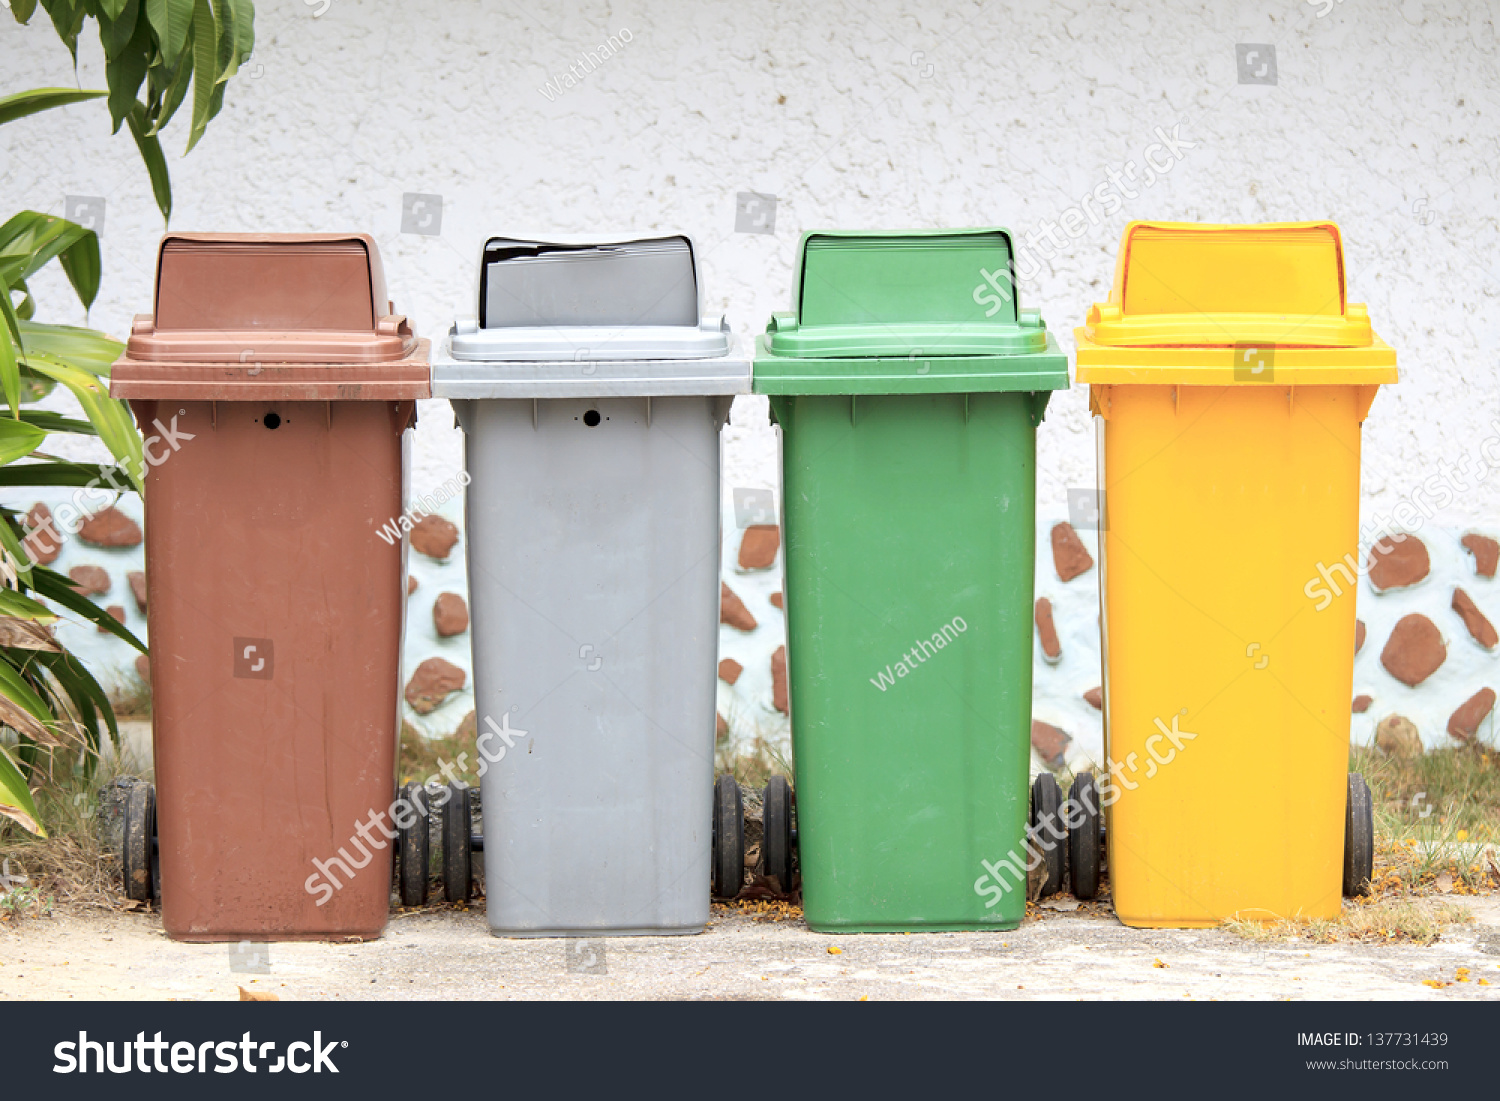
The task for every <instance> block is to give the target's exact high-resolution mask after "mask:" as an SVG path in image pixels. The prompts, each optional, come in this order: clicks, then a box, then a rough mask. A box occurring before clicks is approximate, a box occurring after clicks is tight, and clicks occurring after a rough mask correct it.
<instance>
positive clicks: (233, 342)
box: [110, 233, 431, 401]
mask: <svg viewBox="0 0 1500 1101" xmlns="http://www.w3.org/2000/svg"><path fill="white" fill-rule="evenodd" d="M427 360H428V343H427V341H425V340H418V339H417V338H416V336H415V335H414V334H413V333H412V331H411V326H410V325H409V324H408V323H407V321H406V318H405V317H403V316H401V315H399V314H396V313H395V310H394V308H393V307H392V305H391V303H390V302H389V301H388V300H387V298H386V287H385V271H384V269H383V268H382V267H381V263H380V251H379V249H378V248H377V247H376V244H375V241H374V240H373V239H372V238H371V237H370V236H368V235H367V234H362V233H339V234H321V233H170V234H168V235H167V236H166V237H164V238H162V242H161V250H160V254H159V257H158V261H157V269H156V301H155V312H154V313H152V314H143V315H140V316H138V317H137V318H136V320H135V324H134V326H133V327H132V329H131V333H130V339H129V342H128V343H127V345H126V348H125V355H124V356H123V357H122V358H121V359H120V361H119V362H118V363H116V364H115V366H114V369H113V371H112V372H111V381H110V393H111V394H113V395H114V396H115V397H120V398H183V399H199V400H218V401H236V400H250V399H269V400H277V399H279V400H286V401H300V400H306V401H327V400H403V399H407V398H416V397H427V396H429V394H430V393H431V384H430V382H429V379H428V363H427Z"/></svg>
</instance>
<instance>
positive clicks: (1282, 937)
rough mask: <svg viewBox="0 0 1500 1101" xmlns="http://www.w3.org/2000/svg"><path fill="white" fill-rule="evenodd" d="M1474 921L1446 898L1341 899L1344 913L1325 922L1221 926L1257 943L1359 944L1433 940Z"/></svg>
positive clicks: (1288, 920) (1236, 922) (1239, 922)
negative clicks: (1451, 928)
mask: <svg viewBox="0 0 1500 1101" xmlns="http://www.w3.org/2000/svg"><path fill="white" fill-rule="evenodd" d="M1473 920H1474V915H1473V914H1472V913H1470V912H1469V909H1468V907H1466V906H1464V905H1462V904H1461V903H1458V902H1454V901H1452V900H1450V899H1438V898H1377V899H1345V900H1344V907H1343V913H1341V914H1340V915H1339V916H1338V917H1337V918H1335V919H1332V920H1329V919H1324V918H1315V919H1312V920H1308V921H1303V920H1299V919H1295V918H1283V919H1282V920H1280V921H1251V920H1237V919H1231V920H1229V921H1226V922H1225V923H1224V926H1225V928H1227V929H1228V930H1230V931H1231V932H1233V933H1237V934H1239V935H1240V936H1241V937H1244V938H1245V939H1246V940H1249V941H1254V942H1256V943H1267V942H1271V941H1305V942H1307V943H1310V944H1339V943H1350V942H1355V941H1358V942H1363V943H1374V944H1401V943H1406V944H1432V943H1434V942H1435V941H1437V940H1439V939H1440V938H1441V937H1442V933H1443V930H1444V929H1445V928H1447V927H1448V926H1450V925H1467V924H1469V923H1470V922H1472V921H1473Z"/></svg>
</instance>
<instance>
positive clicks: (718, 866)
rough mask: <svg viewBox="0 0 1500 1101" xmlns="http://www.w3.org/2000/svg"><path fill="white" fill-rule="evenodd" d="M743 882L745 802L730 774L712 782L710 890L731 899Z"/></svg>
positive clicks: (719, 896)
mask: <svg viewBox="0 0 1500 1101" xmlns="http://www.w3.org/2000/svg"><path fill="white" fill-rule="evenodd" d="M744 885H745V804H744V800H743V798H742V797H741V795H740V785H739V784H737V783H735V779H734V777H733V776H720V777H719V778H718V780H717V781H715V782H714V827H713V892H714V896H715V897H716V898H734V897H735V896H736V895H737V894H739V893H740V890H741V888H743V887H744Z"/></svg>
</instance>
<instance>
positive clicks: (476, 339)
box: [432, 236, 750, 398]
mask: <svg viewBox="0 0 1500 1101" xmlns="http://www.w3.org/2000/svg"><path fill="white" fill-rule="evenodd" d="M699 318H700V314H699V309H698V272H697V264H696V261H695V259H694V255H693V245H692V241H691V240H690V239H689V238H687V237H684V236H672V237H660V238H650V239H647V240H639V241H621V242H616V243H612V244H581V245H563V244H546V243H542V242H536V241H523V240H516V239H513V238H507V237H492V238H490V239H489V240H488V241H487V242H485V246H484V254H483V257H482V260H481V266H480V278H479V317H478V318H460V319H459V320H458V321H456V322H455V323H454V325H453V327H452V329H451V330H449V334H448V339H447V340H445V341H444V342H443V346H442V347H441V348H440V349H438V350H437V354H436V355H435V356H434V358H433V363H432V385H433V391H432V393H433V396H434V397H447V398H544V397H595V396H598V397H605V396H619V397H627V396H640V397H653V396H669V395H695V394H702V395H709V396H712V395H725V394H748V393H749V392H750V357H749V355H748V354H746V353H744V352H741V351H740V350H739V348H738V346H737V342H736V340H735V337H734V334H733V333H732V332H730V330H729V326H728V325H727V324H726V323H725V322H724V321H723V320H722V319H720V320H719V321H716V322H708V321H704V322H702V323H700V320H699Z"/></svg>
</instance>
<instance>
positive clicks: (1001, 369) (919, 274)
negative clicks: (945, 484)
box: [755, 229, 1068, 394]
mask: <svg viewBox="0 0 1500 1101" xmlns="http://www.w3.org/2000/svg"><path fill="white" fill-rule="evenodd" d="M1010 264H1011V244H1010V233H1009V231H1008V230H1004V229H973V230H937V231H915V232H909V233H822V232H816V233H808V234H806V235H804V237H803V239H802V244H801V248H800V250H799V253H798V263H797V285H796V288H795V290H794V292H793V299H794V301H795V302H796V304H797V311H796V312H795V313H780V314H775V315H773V316H772V318H771V323H770V324H769V325H768V326H767V328H766V333H765V335H764V336H762V337H761V338H760V339H759V340H758V341H757V345H756V352H757V355H756V364H755V376H756V378H755V390H756V392H757V393H762V394H921V393H940V394H956V393H981V392H1000V391H1043V390H1061V389H1066V387H1067V385H1068V364H1067V357H1066V356H1065V355H1063V353H1062V351H1061V349H1059V347H1058V345H1057V341H1056V340H1055V339H1054V338H1053V337H1052V334H1051V333H1049V332H1048V331H1047V325H1046V322H1045V321H1043V320H1042V317H1041V313H1040V311H1038V310H1035V309H1025V308H1022V307H1021V306H1020V304H1019V301H1018V296H1017V294H1016V293H1015V288H1014V286H1013V285H1012V284H1011V282H1010Z"/></svg>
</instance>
